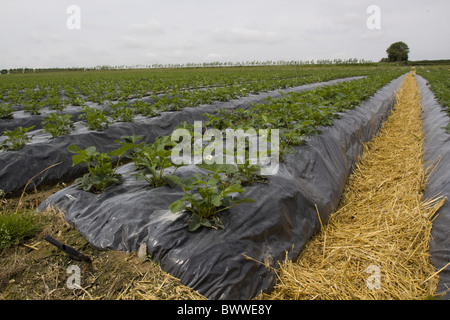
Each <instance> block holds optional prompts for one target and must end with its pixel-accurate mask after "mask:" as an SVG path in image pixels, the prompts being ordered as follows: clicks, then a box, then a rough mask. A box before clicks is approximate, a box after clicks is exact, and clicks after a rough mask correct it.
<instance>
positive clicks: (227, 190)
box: [223, 183, 245, 194]
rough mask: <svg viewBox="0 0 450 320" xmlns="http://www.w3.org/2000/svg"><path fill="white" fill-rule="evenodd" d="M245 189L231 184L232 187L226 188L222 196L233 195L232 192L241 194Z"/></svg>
mask: <svg viewBox="0 0 450 320" xmlns="http://www.w3.org/2000/svg"><path fill="white" fill-rule="evenodd" d="M244 191H245V189H244V187H243V186H241V185H240V184H237V183H236V184H233V185H232V186H229V187H227V188H226V189H225V190H224V191H223V194H229V193H233V192H239V193H242V192H244Z"/></svg>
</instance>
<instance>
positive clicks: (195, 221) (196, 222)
mask: <svg viewBox="0 0 450 320" xmlns="http://www.w3.org/2000/svg"><path fill="white" fill-rule="evenodd" d="M200 226H201V217H200V216H199V215H197V214H192V215H191V218H190V219H189V225H188V227H189V231H191V232H192V231H195V230H197V229H198V228H200Z"/></svg>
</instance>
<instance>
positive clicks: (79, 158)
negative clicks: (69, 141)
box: [72, 154, 86, 165]
mask: <svg viewBox="0 0 450 320" xmlns="http://www.w3.org/2000/svg"><path fill="white" fill-rule="evenodd" d="M85 159H86V156H84V155H82V154H77V155H74V156H72V162H73V165H77V164H80V163H81V162H84V160H85Z"/></svg>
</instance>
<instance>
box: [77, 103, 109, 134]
mask: <svg viewBox="0 0 450 320" xmlns="http://www.w3.org/2000/svg"><path fill="white" fill-rule="evenodd" d="M80 118H81V119H84V120H86V126H87V127H88V129H89V130H97V131H102V130H105V129H106V128H107V127H108V125H109V120H108V117H107V115H106V113H105V112H104V111H103V110H100V109H97V108H90V107H84V108H83V114H81V116H80Z"/></svg>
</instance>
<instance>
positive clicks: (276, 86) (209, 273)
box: [0, 65, 448, 299]
mask: <svg viewBox="0 0 450 320" xmlns="http://www.w3.org/2000/svg"><path fill="white" fill-rule="evenodd" d="M409 70H410V68H408V67H400V66H382V65H380V66H372V65H359V66H309V67H304V66H302V67H300V66H277V67H233V68H225V67H222V68H192V69H166V70H164V69H155V70H151V69H150V70H126V71H125V70H116V71H85V72H64V73H58V72H55V73H42V74H39V73H37V74H23V75H8V76H7V77H3V76H2V78H0V81H1V82H0V117H1V119H0V130H1V131H2V137H1V138H0V144H1V146H2V150H1V151H0V189H2V190H3V194H5V195H6V197H10V196H18V195H20V194H21V193H22V192H23V191H24V190H25V191H26V192H27V193H32V192H33V191H34V190H36V189H39V188H41V187H44V186H52V185H56V184H58V183H65V184H67V185H69V186H68V187H67V188H64V189H63V190H61V191H59V192H56V193H55V194H53V195H51V196H50V197H49V198H48V199H46V201H44V202H43V203H42V204H41V205H40V206H39V210H45V209H47V208H48V207H57V208H60V209H62V210H63V211H64V212H65V219H66V220H67V222H68V223H69V224H70V225H72V226H74V227H75V228H76V229H77V230H78V232H79V233H80V234H81V235H82V236H83V237H84V238H85V239H86V240H87V241H88V243H89V244H90V245H91V246H92V247H93V248H96V249H100V250H105V249H107V250H118V251H125V252H137V251H142V250H143V251H144V252H145V254H146V255H148V256H149V257H151V259H152V260H154V261H156V262H158V263H159V264H160V266H161V268H162V269H163V270H164V271H166V272H168V273H170V274H172V275H174V276H175V277H177V278H179V279H180V281H181V282H182V283H183V284H184V285H186V286H188V287H190V288H193V289H194V290H196V291H198V292H199V293H201V294H202V295H204V296H205V297H207V298H211V299H248V298H251V297H254V296H255V295H257V294H258V293H259V292H261V291H265V290H268V289H269V288H271V287H272V286H273V284H274V281H275V275H274V273H273V271H271V269H270V268H273V267H276V265H277V262H278V261H280V260H281V259H283V258H284V257H285V255H286V252H288V254H289V257H290V258H293V257H296V256H298V254H299V252H300V251H301V249H302V247H303V246H304V245H305V243H306V242H307V241H308V239H310V238H311V237H312V236H313V235H314V234H315V233H316V232H317V231H318V230H320V228H321V225H322V224H323V223H326V222H327V220H328V218H329V216H330V214H331V213H332V212H333V211H334V210H335V209H336V206H337V205H338V203H339V199H340V196H341V194H342V191H343V188H344V184H345V181H346V179H347V177H348V175H349V174H350V172H351V171H352V170H353V168H354V166H355V162H356V159H357V158H358V157H359V156H360V155H361V153H362V150H363V144H364V143H365V142H367V141H369V140H370V139H371V138H372V137H373V136H375V135H376V134H377V131H378V129H379V128H380V127H381V125H382V122H383V121H384V120H385V119H386V117H387V115H388V114H389V113H390V110H391V109H392V107H393V105H394V102H395V97H396V93H397V91H398V90H399V88H400V86H401V84H402V81H403V78H404V75H405V74H406V73H407V72H408V71H409ZM440 72H441V73H438V72H435V73H432V74H431V73H430V76H429V77H428V75H427V74H425V73H424V74H423V76H424V77H425V78H427V80H428V81H429V82H430V83H431V85H432V89H433V91H435V92H436V96H437V97H438V98H439V99H440V101H442V105H444V106H445V105H446V102H445V101H446V100H445V99H446V94H447V93H448V90H447V89H445V88H443V89H442V88H441V87H440V85H441V83H445V81H443V80H442V79H443V78H442V77H444V78H445V70H443V71H440ZM433 83H434V86H435V87H433ZM174 132H181V133H180V134H177V135H176V136H175V135H174ZM229 132H233V133H242V134H241V135H239V136H234V137H233V140H232V145H233V147H234V146H235V144H236V149H234V148H233V149H232V150H233V151H232V152H231V153H230V152H229V150H228V149H227V152H226V154H225V153H224V150H225V146H226V144H227V143H228V141H226V142H224V141H223V139H224V138H225V137H226V134H227V133H229ZM251 132H254V133H255V134H254V136H255V137H254V138H255V141H257V143H256V145H257V147H258V150H255V149H253V148H252V142H251V138H249V139H248V143H246V142H245V141H246V137H247V138H248V136H251V134H250V133H251ZM246 134H247V136H245V135H246ZM242 136H243V140H244V143H243V145H241V146H243V148H242V149H241V150H240V152H241V153H239V138H242ZM235 138H236V139H237V140H234V139H235ZM262 146H264V152H262V151H261V147H262ZM266 147H267V149H266ZM175 151H176V152H175ZM174 154H176V155H180V159H183V160H184V162H183V161H175V160H174ZM251 155H254V157H253V159H252V158H251ZM219 158H220V161H217V160H218V159H219ZM229 158H231V159H232V163H230V162H228V161H227V160H228V159H229ZM212 159H213V160H214V161H211V160H212ZM255 159H256V160H255ZM274 164H275V167H276V170H275V171H274V172H272V173H270V174H267V172H269V171H267V170H266V169H267V168H268V167H271V166H272V167H273V166H274ZM265 173H266V174H265ZM268 267H269V268H268Z"/></svg>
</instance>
